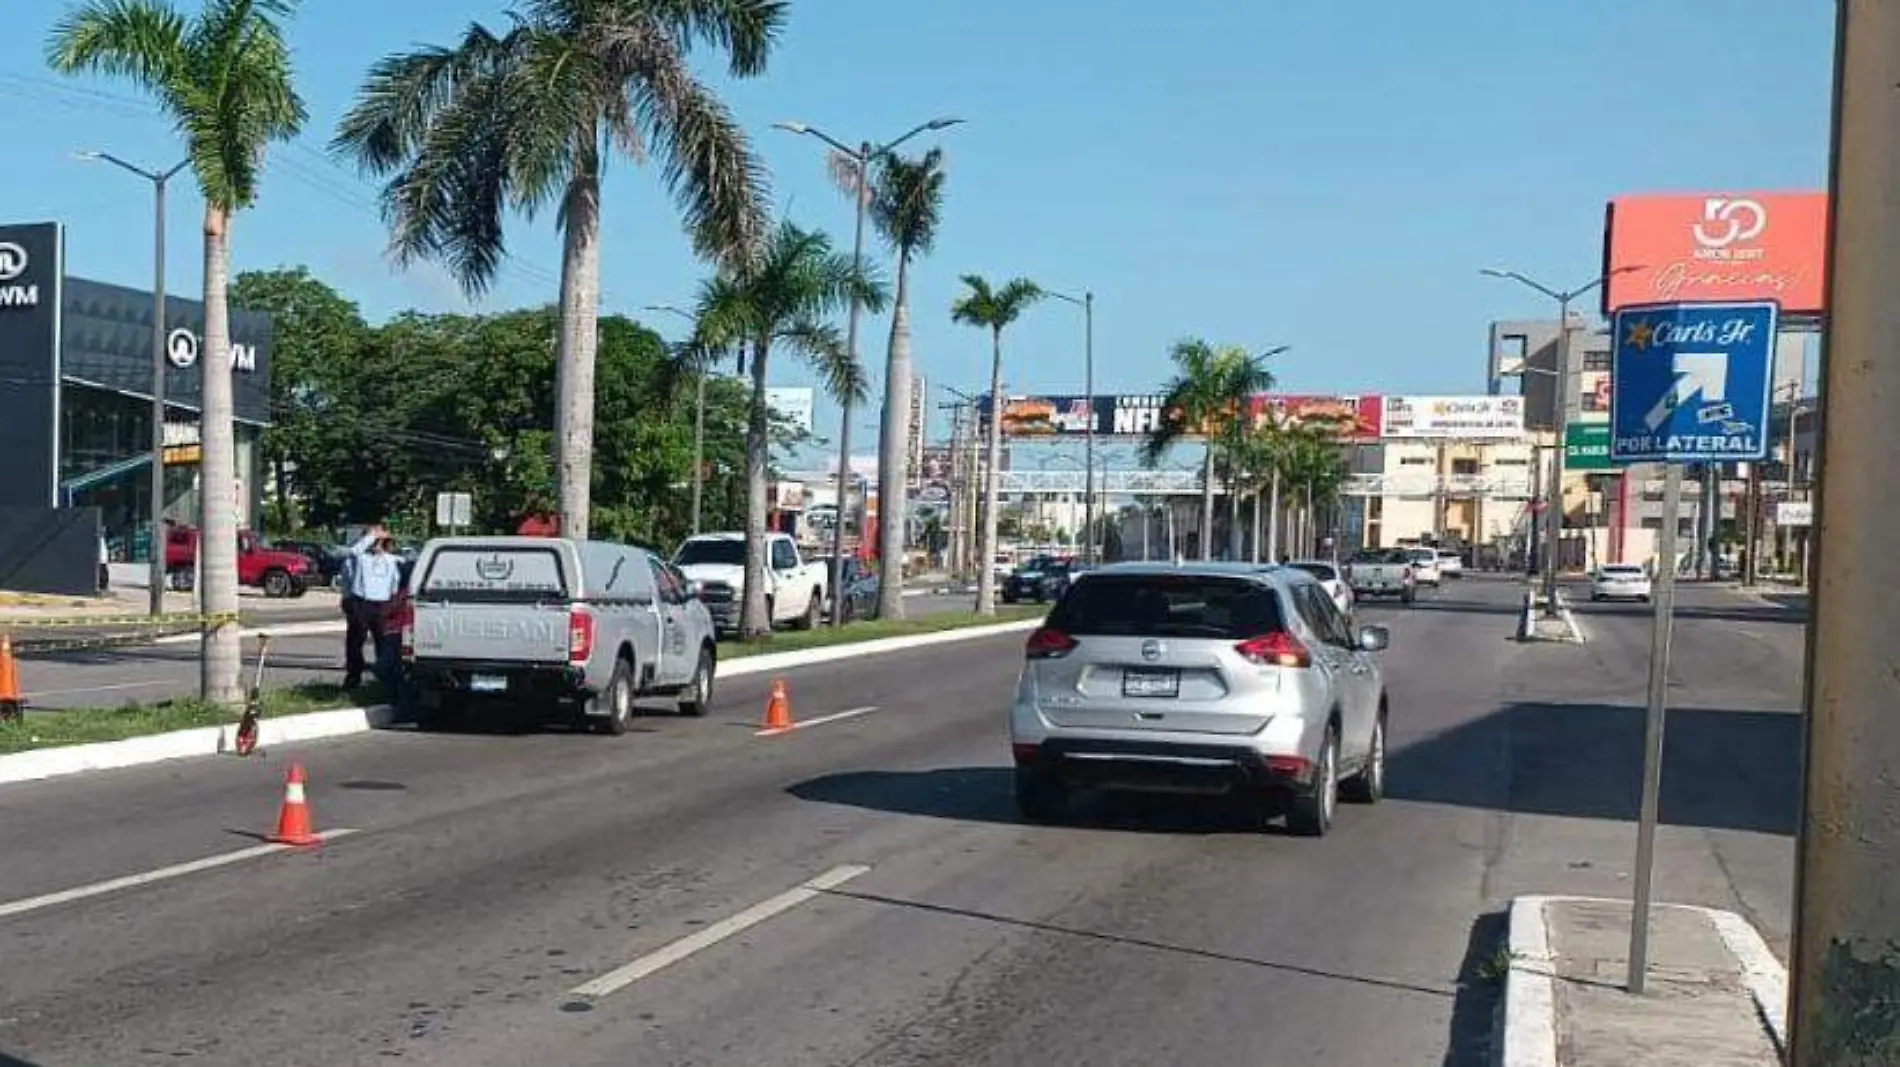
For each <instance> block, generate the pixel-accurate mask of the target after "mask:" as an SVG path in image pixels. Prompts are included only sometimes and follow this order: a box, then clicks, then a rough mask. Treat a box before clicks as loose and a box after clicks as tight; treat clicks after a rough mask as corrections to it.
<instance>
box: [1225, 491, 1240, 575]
mask: <svg viewBox="0 0 1900 1067" xmlns="http://www.w3.org/2000/svg"><path fill="white" fill-rule="evenodd" d="M1227 558H1228V559H1229V560H1232V561H1234V562H1236V563H1238V562H1240V479H1239V478H1237V477H1235V472H1234V470H1233V469H1232V467H1229V468H1228V471H1227Z"/></svg>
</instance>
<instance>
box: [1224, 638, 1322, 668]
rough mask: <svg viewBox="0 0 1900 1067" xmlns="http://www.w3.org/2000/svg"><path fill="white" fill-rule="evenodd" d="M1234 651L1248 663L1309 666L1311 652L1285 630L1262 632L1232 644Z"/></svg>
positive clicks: (1273, 665) (1311, 663)
mask: <svg viewBox="0 0 1900 1067" xmlns="http://www.w3.org/2000/svg"><path fill="white" fill-rule="evenodd" d="M1234 651H1235V652H1238V653H1240V654H1241V656H1243V657H1245V658H1246V660H1247V662H1249V663H1257V664H1259V665H1260V666H1262V667H1311V666H1312V665H1313V654H1312V653H1311V652H1309V651H1307V648H1306V646H1305V645H1303V644H1301V643H1300V639H1299V638H1297V637H1294V636H1293V635H1292V634H1290V633H1287V632H1286V631H1285V630H1281V631H1278V632H1276V633H1270V634H1262V635H1261V636H1259V637H1253V638H1248V639H1247V640H1245V641H1242V642H1241V643H1240V644H1237V645H1235V646H1234Z"/></svg>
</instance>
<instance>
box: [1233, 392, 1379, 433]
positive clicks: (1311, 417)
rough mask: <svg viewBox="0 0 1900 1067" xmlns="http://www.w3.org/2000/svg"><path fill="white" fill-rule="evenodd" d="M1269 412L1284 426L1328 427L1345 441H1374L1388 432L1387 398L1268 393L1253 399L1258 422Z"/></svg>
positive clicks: (1254, 413)
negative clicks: (1386, 426)
mask: <svg viewBox="0 0 1900 1067" xmlns="http://www.w3.org/2000/svg"><path fill="white" fill-rule="evenodd" d="M1269 411H1271V412H1272V413H1273V416H1274V418H1275V419H1277V420H1278V421H1279V422H1280V423H1281V424H1283V425H1287V426H1300V425H1321V426H1328V427H1331V428H1334V429H1335V430H1336V431H1337V433H1338V434H1339V436H1340V437H1341V438H1342V439H1345V440H1374V439H1377V438H1379V437H1381V436H1383V435H1384V432H1385V405H1384V398H1383V397H1378V396H1313V395H1292V394H1286V393H1265V394H1262V395H1260V396H1256V397H1254V398H1253V416H1254V419H1255V420H1256V421H1258V420H1259V419H1260V418H1261V417H1263V416H1264V415H1265V414H1266V413H1267V412H1269Z"/></svg>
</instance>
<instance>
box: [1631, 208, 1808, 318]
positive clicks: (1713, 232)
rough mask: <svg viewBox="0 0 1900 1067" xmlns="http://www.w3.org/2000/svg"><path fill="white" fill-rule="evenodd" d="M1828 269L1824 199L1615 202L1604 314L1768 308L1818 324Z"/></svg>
mask: <svg viewBox="0 0 1900 1067" xmlns="http://www.w3.org/2000/svg"><path fill="white" fill-rule="evenodd" d="M1826 261H1827V194H1826V193H1799V192H1798V193H1695V194H1691V195H1683V196H1623V197H1618V198H1616V199H1615V200H1612V201H1610V203H1609V207H1608V208H1607V210H1606V212H1605V218H1604V224H1603V266H1604V273H1605V274H1606V275H1608V276H1609V280H1608V281H1607V282H1605V283H1604V286H1603V305H1602V308H1603V313H1604V314H1605V315H1608V314H1610V313H1611V312H1614V311H1616V310H1617V309H1619V308H1623V307H1628V306H1630V305H1633V304H1655V303H1679V302H1687V301H1705V300H1726V301H1755V300H1773V301H1776V302H1777V303H1779V304H1780V305H1781V310H1782V313H1783V314H1787V315H1814V314H1819V313H1820V312H1821V310H1822V307H1823V303H1824V302H1823V300H1822V280H1823V274H1824V271H1823V267H1824V266H1825V264H1826Z"/></svg>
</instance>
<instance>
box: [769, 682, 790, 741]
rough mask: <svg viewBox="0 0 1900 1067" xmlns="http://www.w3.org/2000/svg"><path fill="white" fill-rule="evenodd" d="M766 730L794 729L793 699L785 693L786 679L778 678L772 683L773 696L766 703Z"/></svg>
mask: <svg viewBox="0 0 1900 1067" xmlns="http://www.w3.org/2000/svg"><path fill="white" fill-rule="evenodd" d="M765 728H766V729H767V730H789V729H791V728H792V698H791V695H790V694H789V693H787V692H786V691H785V679H783V678H777V679H774V680H773V682H772V695H771V696H770V697H767V698H766V701H765Z"/></svg>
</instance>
